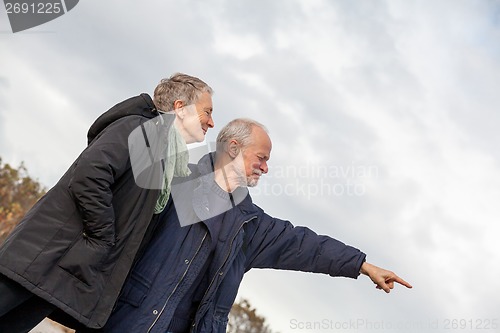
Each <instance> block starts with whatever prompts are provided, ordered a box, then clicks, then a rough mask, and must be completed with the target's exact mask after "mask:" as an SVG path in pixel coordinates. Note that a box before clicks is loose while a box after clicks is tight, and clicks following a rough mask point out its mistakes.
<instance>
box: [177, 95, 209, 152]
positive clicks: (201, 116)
mask: <svg viewBox="0 0 500 333" xmlns="http://www.w3.org/2000/svg"><path fill="white" fill-rule="evenodd" d="M194 106H195V108H193V107H191V106H187V107H186V111H185V112H186V113H185V116H184V119H183V122H182V123H183V126H184V128H185V129H186V134H187V136H188V137H187V138H185V139H186V143H193V142H201V141H203V140H204V139H205V134H207V131H208V129H209V128H213V127H214V121H213V119H212V110H213V108H212V96H210V94H209V93H207V92H204V93H203V94H202V95H201V96H200V98H199V99H198V102H196V104H194Z"/></svg>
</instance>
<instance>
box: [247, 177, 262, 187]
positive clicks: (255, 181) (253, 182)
mask: <svg viewBox="0 0 500 333" xmlns="http://www.w3.org/2000/svg"><path fill="white" fill-rule="evenodd" d="M258 183H259V178H248V179H247V187H255V186H257V184H258Z"/></svg>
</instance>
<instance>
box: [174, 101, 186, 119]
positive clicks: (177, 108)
mask: <svg viewBox="0 0 500 333" xmlns="http://www.w3.org/2000/svg"><path fill="white" fill-rule="evenodd" d="M174 112H175V114H176V115H177V116H178V117H179V118H181V119H183V118H184V102H183V101H181V100H180V99H176V100H175V101H174Z"/></svg>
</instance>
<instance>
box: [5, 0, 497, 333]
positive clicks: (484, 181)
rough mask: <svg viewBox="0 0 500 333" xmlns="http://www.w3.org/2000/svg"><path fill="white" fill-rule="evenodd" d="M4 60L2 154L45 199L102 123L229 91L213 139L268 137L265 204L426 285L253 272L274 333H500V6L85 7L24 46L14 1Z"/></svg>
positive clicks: (247, 286) (220, 98) (255, 293)
mask: <svg viewBox="0 0 500 333" xmlns="http://www.w3.org/2000/svg"><path fill="white" fill-rule="evenodd" d="M0 59H1V62H0V157H1V158H2V160H3V162H7V163H10V164H13V165H15V166H17V165H19V163H20V162H21V161H24V163H25V165H26V167H27V168H28V170H29V174H30V175H31V176H33V177H35V178H37V179H38V180H39V181H40V182H41V183H42V184H44V185H46V186H47V187H49V188H50V187H51V186H53V185H54V184H55V183H56V182H57V180H58V179H59V177H60V176H62V174H63V173H64V172H65V171H66V169H67V167H68V166H69V165H70V164H71V162H72V161H73V160H74V159H75V158H76V157H77V156H78V154H79V153H80V152H81V151H82V149H84V147H85V145H86V133H87V130H88V128H89V126H90V125H91V124H92V122H93V121H94V119H95V118H96V117H98V116H99V115H100V114H101V113H103V112H104V111H106V110H107V109H108V108H110V107H111V106H113V105H114V104H116V103H118V102H120V101H122V100H124V99H126V98H128V97H131V96H134V95H137V94H139V93H141V92H147V93H152V92H153V90H154V87H155V86H156V84H157V83H158V81H159V80H160V79H161V78H163V77H168V76H170V74H172V73H174V72H185V73H188V74H191V75H195V76H198V77H200V78H201V79H203V80H205V81H206V82H208V83H209V84H210V85H211V86H212V87H213V89H214V90H215V95H214V120H215V128H214V129H212V130H211V131H209V134H208V135H207V137H208V141H214V139H215V137H216V135H217V132H218V130H220V129H221V127H222V126H223V125H224V124H225V123H227V122H228V121H229V120H231V119H233V118H236V117H252V118H254V119H256V120H258V121H260V122H262V123H264V124H265V125H266V126H267V127H268V129H269V131H270V134H271V138H272V140H273V151H272V156H271V160H270V163H269V164H270V172H269V174H268V175H267V176H264V177H263V179H262V180H261V183H260V185H259V187H258V188H256V189H254V190H252V193H253V198H254V201H255V202H256V203H257V204H258V205H259V206H261V207H262V208H264V210H266V211H267V212H268V213H269V214H271V215H273V216H277V217H280V218H283V219H288V220H290V221H292V222H293V223H294V224H296V225H305V226H308V227H310V228H312V229H313V230H315V231H317V232H318V233H321V234H328V235H331V236H333V237H334V238H337V239H339V240H342V241H344V242H346V243H348V244H350V245H353V246H355V247H358V248H359V249H361V250H362V251H364V252H366V253H367V256H368V261H370V262H372V263H374V264H376V265H379V266H382V267H385V268H388V269H391V270H394V271H395V272H396V273H398V274H399V275H400V276H402V277H403V278H405V279H406V280H407V281H409V282H410V283H412V284H413V286H414V288H413V289H412V290H406V289H404V288H401V287H396V289H395V290H394V291H393V292H391V294H389V295H386V294H385V293H383V292H381V291H379V290H376V289H375V288H374V286H373V284H372V283H371V281H369V279H368V278H367V277H365V276H361V277H360V278H359V279H358V280H350V279H344V278H330V277H328V276H324V275H314V274H309V273H298V272H280V271H274V270H255V271H251V272H250V273H248V274H247V275H246V277H245V279H244V280H243V284H242V287H241V289H240V293H239V297H245V298H248V299H249V300H250V302H251V303H252V304H253V305H254V306H255V307H256V308H257V309H258V313H260V314H262V315H264V316H265V317H266V318H267V320H268V321H269V323H270V324H271V327H272V328H273V329H275V330H279V331H281V332H282V333H285V332H331V331H345V332H365V331H366V332H373V331H378V332H391V331H392V332H410V331H412V330H411V328H412V327H413V328H415V327H417V325H421V326H420V327H417V328H415V330H414V331H416V332H423V331H433V332H440V331H443V332H444V331H447V332H449V331H450V330H446V328H447V327H446V325H447V324H448V325H449V328H452V326H451V325H452V321H453V320H463V321H462V322H461V324H464V323H465V325H466V326H465V328H464V329H465V331H467V330H468V331H476V330H477V331H481V332H494V331H495V330H493V326H492V324H493V323H494V322H493V320H496V321H497V325H500V317H499V314H498V309H499V308H500V301H499V296H500V283H499V281H500V267H499V263H500V242H499V241H498V236H499V234H500V232H499V231H500V227H499V226H498V223H499V221H498V218H499V216H500V208H499V207H500V205H499V202H500V153H499V151H500V150H499V149H498V144H499V142H500V131H499V130H498V126H499V125H500V114H499V112H498V111H499V110H498V108H499V105H500V94H499V91H500V1H495V0H491V1H488V0H470V1H462V0H449V1H445V0H439V1H423V0H422V1H375V0H370V1H368V0H357V1H341V0H338V1H333V0H324V1H317V0H307V1H306V0H302V1H292V0H287V1H285V0H275V1H263V0H261V1H256V0H253V1H229V0H216V1H204V2H201V1H194V0H193V1H165V0H161V1H160V0H157V1H153V0H148V1H130V0H126V1H124V0H120V1H118V0H107V1H89V0H86V1H80V3H79V4H78V5H77V6H76V7H75V8H74V9H73V10H71V11H70V12H68V13H67V14H65V15H63V16H61V17H59V18H58V19H56V20H54V21H51V22H49V23H46V24H44V25H41V26H39V27H36V28H33V29H30V30H27V31H25V32H20V33H16V34H13V33H12V32H11V30H10V25H9V23H8V20H7V14H6V11H5V10H3V9H2V10H0ZM488 321H489V322H488ZM314 322H320V323H321V324H323V325H322V326H321V327H316V328H314V329H313V328H307V327H308V325H309V324H310V325H312V324H314ZM455 323H458V322H455ZM356 325H357V326H356ZM370 325H371V326H370ZM377 325H378V326H377ZM381 325H385V326H383V327H382V326H381ZM397 325H406V329H401V328H400V329H396V330H394V329H392V330H391V329H389V328H390V327H391V326H392V327H395V326H397ZM422 325H423V326H422ZM425 325H431V327H426V326H425ZM488 325H489V326H488ZM436 326H437V329H436ZM301 328H303V329H301ZM488 328H489V329H488ZM462 331H464V330H462Z"/></svg>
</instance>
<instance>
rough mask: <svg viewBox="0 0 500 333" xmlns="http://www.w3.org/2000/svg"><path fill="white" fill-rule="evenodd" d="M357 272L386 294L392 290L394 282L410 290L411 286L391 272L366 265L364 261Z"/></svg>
mask: <svg viewBox="0 0 500 333" xmlns="http://www.w3.org/2000/svg"><path fill="white" fill-rule="evenodd" d="M359 272H360V273H361V274H364V275H366V276H368V277H369V278H370V279H371V280H372V281H373V283H375V284H376V285H377V289H383V290H384V291H385V292H386V293H389V292H390V291H391V289H393V288H394V282H397V283H399V284H401V285H403V286H405V287H407V288H412V286H411V284H409V283H408V282H406V281H405V280H403V279H402V278H400V277H399V276H397V275H396V274H394V273H393V272H391V271H388V270H385V269H383V268H380V267H377V266H375V265H372V264H370V263H367V262H366V261H365V262H364V263H363V265H361V269H360V271H359Z"/></svg>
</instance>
